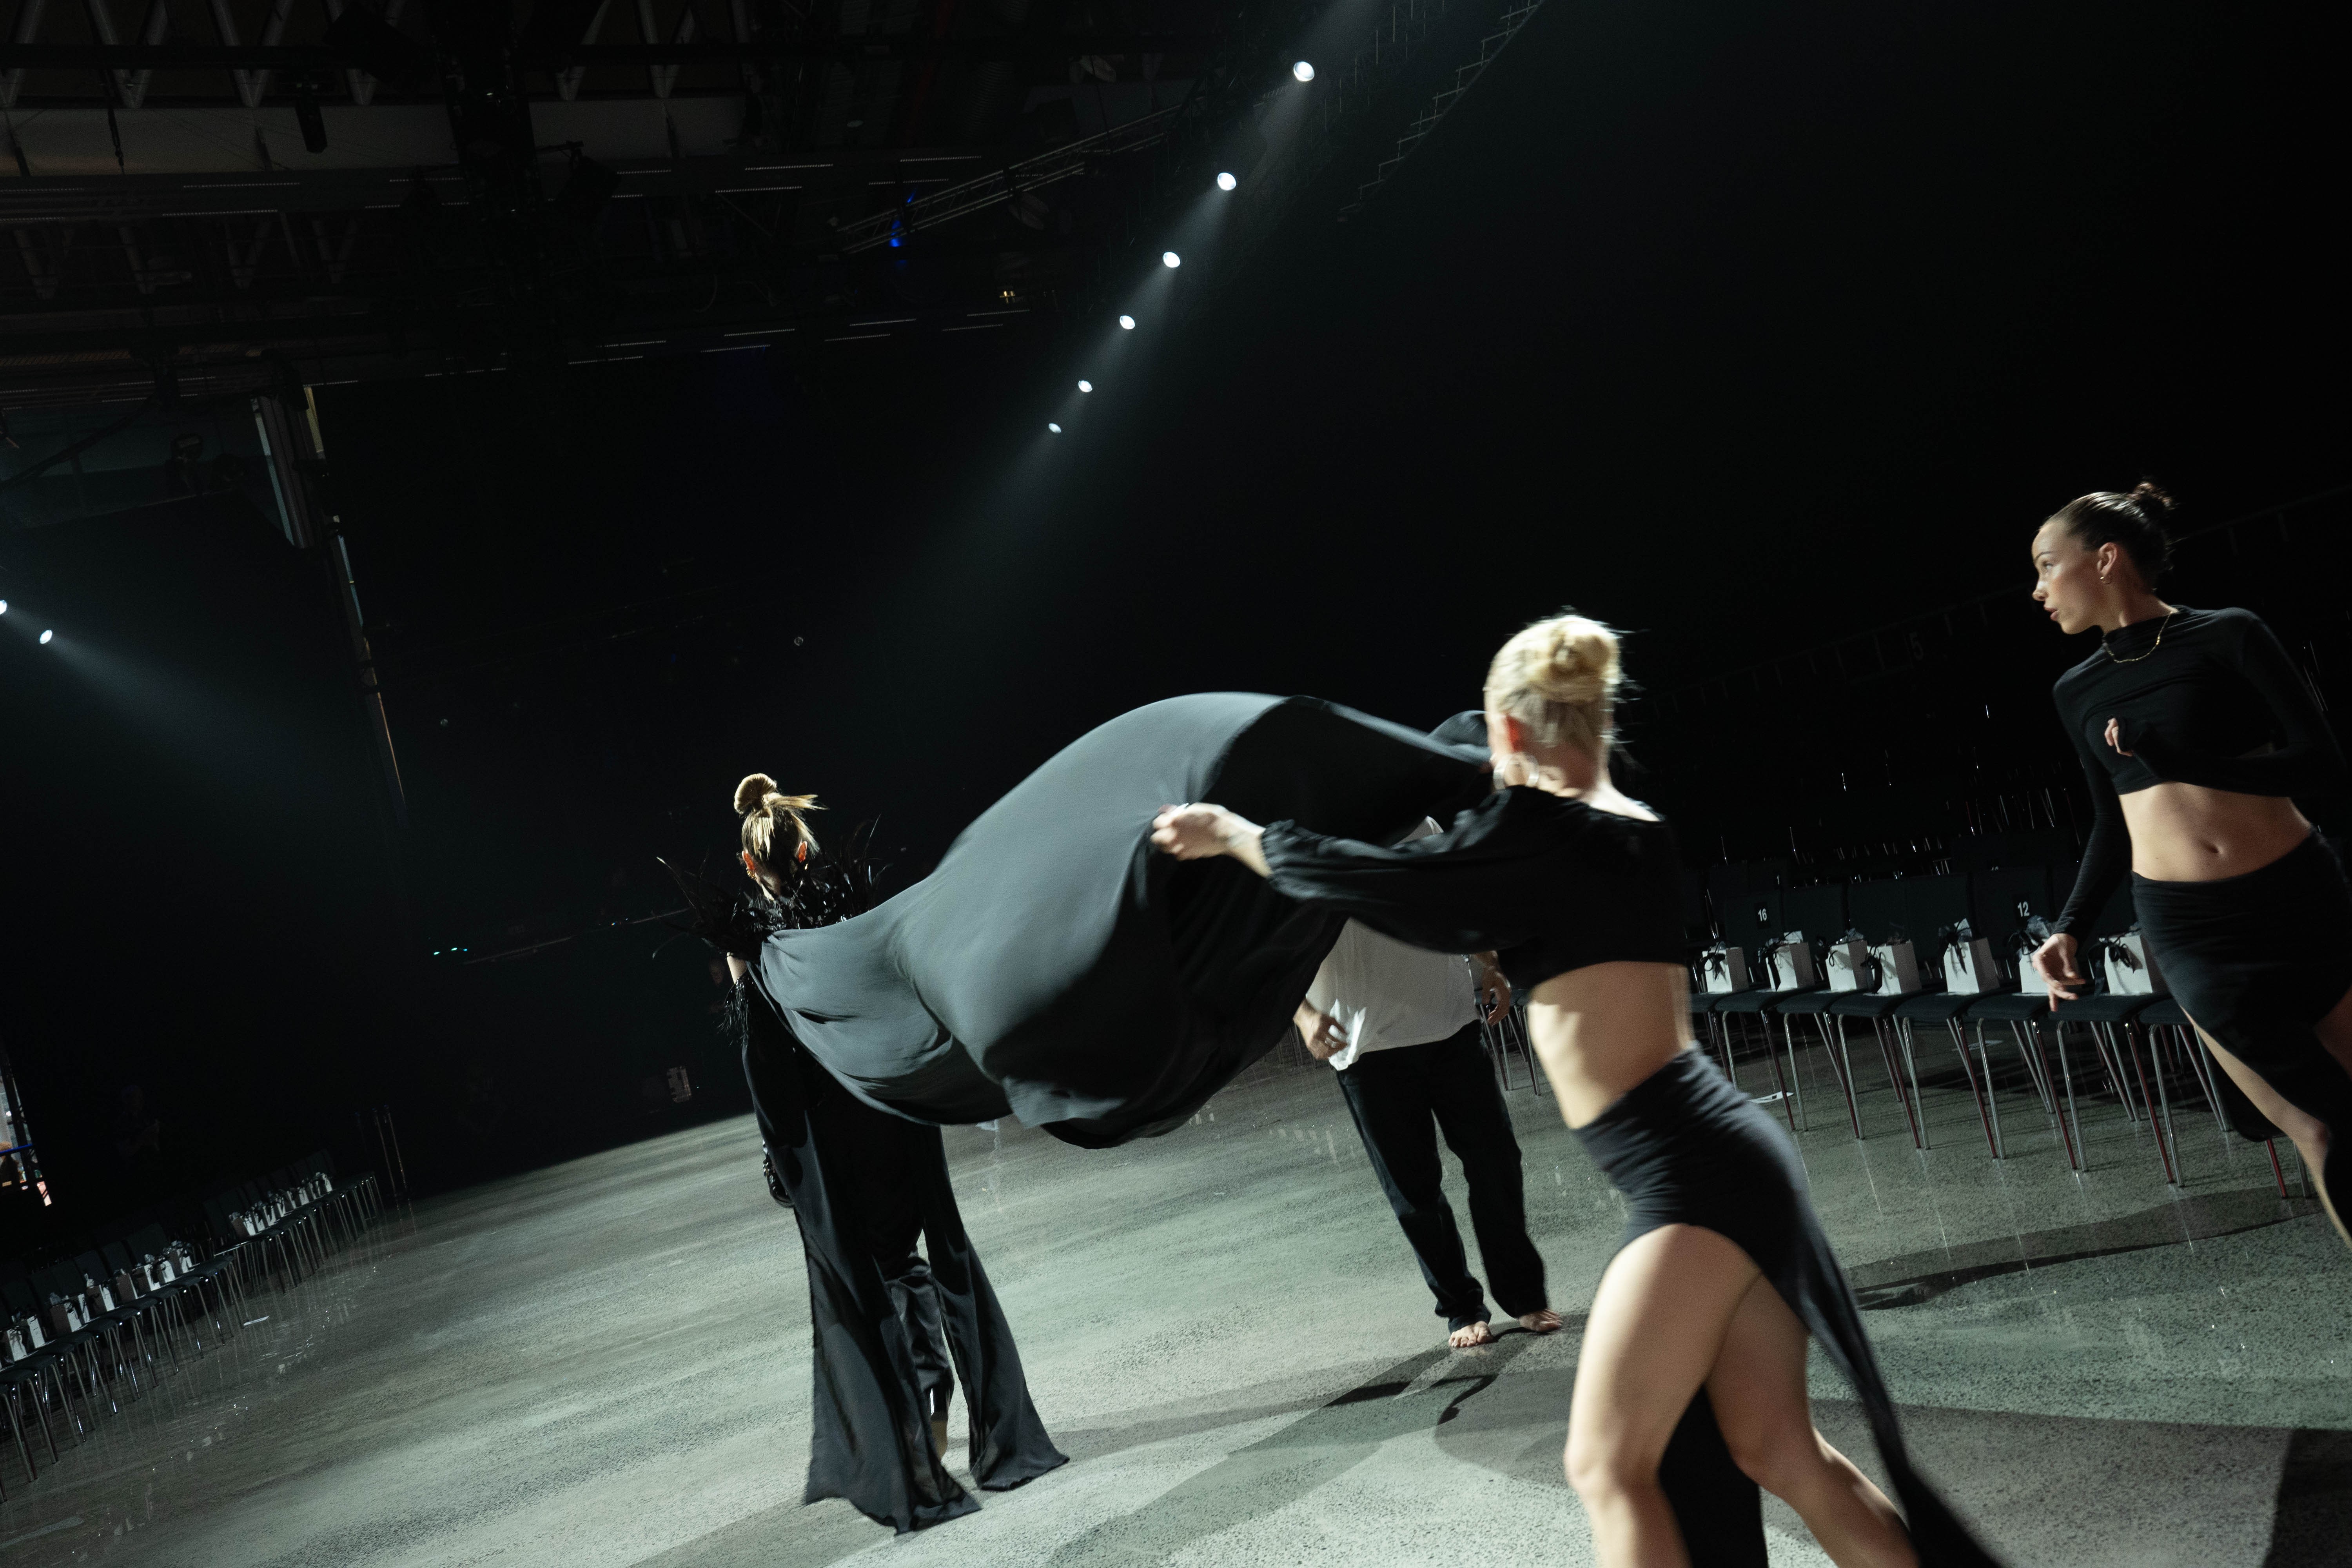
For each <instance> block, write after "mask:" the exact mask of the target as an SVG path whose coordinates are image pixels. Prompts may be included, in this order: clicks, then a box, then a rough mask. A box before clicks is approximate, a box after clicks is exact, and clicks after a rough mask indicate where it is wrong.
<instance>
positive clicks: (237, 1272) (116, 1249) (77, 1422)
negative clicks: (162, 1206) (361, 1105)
mask: <svg viewBox="0 0 2352 1568" xmlns="http://www.w3.org/2000/svg"><path fill="white" fill-rule="evenodd" d="M331 1172H332V1163H331V1160H330V1158H329V1157H328V1156H327V1155H325V1154H324V1153H320V1154H317V1155H313V1156H312V1157H311V1158H310V1159H308V1160H305V1161H301V1162H299V1163H296V1164H294V1165H290V1166H285V1167H281V1168H279V1169H278V1170H277V1171H274V1172H271V1173H269V1174H268V1176H266V1177H264V1178H261V1179H260V1180H257V1181H254V1182H245V1183H238V1184H233V1185H231V1186H228V1187H224V1188H221V1189H219V1190H217V1191H215V1192H214V1193H212V1194H207V1195H206V1196H205V1198H204V1199H203V1200H202V1204H201V1208H200V1212H201V1213H202V1215H204V1216H205V1219H206V1220H207V1221H208V1222H209V1223H210V1226H211V1235H210V1237H209V1238H208V1239H207V1240H204V1241H197V1242H193V1243H186V1242H174V1241H173V1239H172V1238H171V1237H168V1236H167V1234H166V1232H165V1230H164V1228H163V1225H162V1224H161V1223H160V1222H158V1221H157V1220H155V1219H153V1218H148V1219H146V1220H145V1221H144V1223H140V1224H137V1225H135V1226H132V1227H131V1228H129V1229H127V1230H125V1231H124V1232H123V1233H122V1234H121V1235H119V1236H117V1237H110V1238H108V1239H106V1240H103V1241H101V1242H100V1243H99V1245H98V1246H96V1247H92V1248H90V1249H89V1250H88V1251H85V1252H82V1253H79V1254H77V1255H75V1256H73V1257H70V1258H60V1259H57V1260H54V1261H52V1262H49V1263H47V1264H44V1265H40V1266H37V1267H29V1268H28V1267H26V1265H25V1264H23V1263H21V1262H19V1261H16V1260H7V1261H0V1302H5V1306H6V1309H7V1315H8V1317H9V1319H10V1320H11V1321H12V1322H13V1321H21V1320H24V1319H26V1318H37V1319H38V1320H39V1321H41V1323H42V1325H43V1331H44V1334H45V1336H46V1337H47V1343H46V1344H43V1345H40V1346H39V1347H37V1348H34V1347H31V1346H29V1345H27V1346H26V1351H27V1353H26V1354H24V1355H23V1356H21V1357H16V1356H14V1352H13V1351H8V1350H0V1357H5V1358H8V1359H5V1364H0V1405H5V1412H6V1436H9V1437H11V1438H13V1439H14V1441H15V1443H16V1450H17V1453H18V1455H19V1456H20V1457H21V1458H22V1459H23V1461H24V1465H25V1470H26V1477H27V1479H38V1477H39V1474H40V1468H39V1461H38V1459H37V1453H36V1440H37V1442H38V1445H39V1447H41V1448H45V1449H46V1450H47V1454H48V1457H49V1459H50V1461H51V1462H52V1463H54V1462H56V1461H57V1460H58V1458H59V1450H58V1443H57V1430H56V1429H57V1427H58V1426H63V1427H65V1428H66V1430H67V1432H68V1435H69V1436H71V1437H72V1438H73V1439H74V1441H75V1442H76V1443H79V1442H80V1441H81V1440H82V1438H83V1437H84V1436H87V1435H88V1433H89V1431H90V1430H91V1429H92V1428H93V1427H94V1426H95V1425H96V1423H97V1421H98V1418H99V1417H100V1415H107V1414H116V1413H119V1412H120V1411H121V1407H122V1404H123V1402H124V1401H127V1400H131V1399H136V1398H139V1397H141V1396H142V1394H145V1393H146V1392H148V1390H149V1389H150V1387H151V1386H152V1384H154V1383H155V1382H157V1381H158V1380H159V1379H160V1378H161V1377H162V1376H163V1374H164V1373H166V1372H168V1371H169V1370H171V1369H172V1368H174V1367H178V1366H182V1365H184V1364H186V1363H189V1362H191V1361H193V1360H194V1359H196V1358H198V1357H201V1356H203V1355H205V1353H206V1352H207V1350H208V1349H209V1348H211V1347H212V1346H213V1345H216V1344H218V1343H219V1342H220V1341H221V1340H222V1339H223V1338H224V1337H225V1336H226V1334H228V1333H230V1332H232V1331H236V1330H237V1329H238V1328H239V1327H240V1325H243V1324H245V1323H246V1322H247V1319H248V1316H249V1308H248V1304H247V1301H248V1295H249V1293H250V1292H251V1291H252V1290H254V1289H258V1288H261V1287H263V1286H265V1285H268V1284H269V1283H270V1282H271V1281H273V1280H274V1281H275V1282H276V1288H277V1289H278V1290H279V1291H281V1292H282V1291H284V1290H285V1289H288V1288H289V1286H290V1285H291V1284H292V1283H294V1282H295V1281H298V1280H299V1279H302V1278H304V1277H305V1276H306V1275H307V1274H310V1273H314V1272H316V1271H317V1270H318V1269H320V1268H323V1267H325V1264H326V1258H327V1255H328V1252H329V1251H330V1250H331V1249H332V1248H336V1247H341V1246H344V1245H348V1244H349V1242H350V1241H351V1240H352V1238H353V1237H355V1236H356V1235H357V1234H358V1232H359V1231H360V1229H361V1228H362V1227H364V1226H367V1225H369V1224H371V1223H373V1221H374V1219H375V1218H376V1216H377V1215H379V1214H380V1213H381V1212H382V1207H383V1205H382V1200H381V1198H380V1197H379V1195H378V1191H377V1186H376V1183H375V1178H374V1177H373V1175H372V1174H371V1175H362V1176H361V1177H360V1178H359V1179H358V1180H356V1181H353V1182H351V1183H348V1184H336V1183H334V1181H333V1179H332V1175H331ZM151 1257H152V1258H157V1259H162V1258H167V1257H168V1258H172V1259H173V1279H170V1280H168V1281H165V1280H163V1279H162V1278H161V1270H160V1269H158V1270H153V1271H152V1273H151V1271H150V1270H149V1269H148V1268H147V1267H146V1261H147V1259H148V1258H151ZM125 1275H129V1276H131V1277H132V1279H133V1289H132V1292H131V1293H129V1294H125V1293H122V1292H121V1291H119V1290H114V1286H115V1283H116V1282H117V1281H118V1280H120V1279H121V1278H122V1277H123V1276H125ZM151 1278H152V1279H154V1284H153V1285H152V1288H151V1287H150V1286H149V1284H148V1281H149V1279H151ZM89 1281H99V1282H101V1283H104V1284H105V1285H106V1286H107V1287H108V1288H109V1289H110V1291H113V1294H114V1300H113V1302H112V1305H111V1307H110V1309H108V1308H104V1307H103V1304H102V1302H101V1301H100V1300H99V1299H98V1298H97V1297H96V1293H95V1292H94V1291H91V1290H89V1289H87V1283H88V1282H89ZM58 1300H92V1301H93V1303H94V1304H97V1305H99V1306H100V1310H97V1311H96V1312H95V1313H94V1314H93V1315H92V1316H91V1317H90V1318H89V1320H88V1321H84V1322H83V1323H82V1324H81V1326H80V1327H79V1328H78V1329H70V1330H69V1329H68V1328H66V1327H65V1326H63V1325H61V1324H59V1323H58V1321H57V1319H56V1317H55V1316H54V1315H53V1313H52V1304H53V1303H55V1302H56V1301H58ZM207 1336H209V1339H208V1338H207ZM52 1417H55V1421H54V1423H53V1421H52ZM6 1497H7V1491H6V1487H5V1466H0V1501H5V1499H6Z"/></svg>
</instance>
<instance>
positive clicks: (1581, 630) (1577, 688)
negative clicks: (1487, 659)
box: [1528, 616, 1617, 708]
mask: <svg viewBox="0 0 2352 1568" xmlns="http://www.w3.org/2000/svg"><path fill="white" fill-rule="evenodd" d="M1539 629H1541V630H1542V631H1544V632H1545V633H1547V634H1548V635H1547V637H1546V639H1545V641H1546V645H1547V646H1546V647H1545V649H1544V658H1543V659H1542V660H1541V662H1540V665H1539V666H1538V667H1537V668H1530V669H1529V670H1528V686H1529V687H1530V688H1532V689H1534V690H1536V691H1538V692H1539V693H1541V694H1542V696H1543V698H1544V700H1546V701H1549V702H1567V703H1571V704H1573V705H1575V706H1577V707H1580V708H1581V707H1583V706H1585V705H1586V704H1588V703H1592V702H1598V701H1601V700H1602V699H1604V698H1607V697H1610V696H1612V695H1614V694H1615V692H1616V689H1617V634H1616V633H1615V632H1612V631H1611V630H1610V629H1609V628H1608V627H1607V626H1602V625H1601V623H1600V622H1599V621H1589V620H1587V619H1585V618H1584V617H1583V616H1560V617H1559V618H1558V619H1557V620H1550V621H1546V622H1544V623H1542V626H1541V627H1540V628H1539ZM1530 662H1531V663H1533V662H1534V661H1530Z"/></svg>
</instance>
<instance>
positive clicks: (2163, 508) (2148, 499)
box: [2124, 479, 2175, 528]
mask: <svg viewBox="0 0 2352 1568" xmlns="http://www.w3.org/2000/svg"><path fill="white" fill-rule="evenodd" d="M2124 499H2125V500H2128V501H2130V502H2131V503H2132V505H2134V506H2136V507H2137V508H2139V510H2140V512H2141V515H2143V516H2145V517H2146V518H2147V521H2150V522H2152V523H2154V524H2156V526H2157V527H2158V528H2162V527H2163V526H2164V522H2165V520H2166V519H2167V518H2168V517H2170V516H2171V515H2172V511H2173V507H2174V505H2175V502H2174V501H2173V499H2172V492H2171V491H2170V490H2168V489H2165V488H2164V487H2163V486H2162V485H2160V484H2158V483H2157V482H2156V481H2155V480H2154V479H2142V480H2140V482H2139V483H2138V484H2137V485H2134V486H2133V487H2132V492H2131V494H2130V495H2128V496H2126V497H2125V498H2124Z"/></svg>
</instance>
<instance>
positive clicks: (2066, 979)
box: [2033, 484, 2352, 1241]
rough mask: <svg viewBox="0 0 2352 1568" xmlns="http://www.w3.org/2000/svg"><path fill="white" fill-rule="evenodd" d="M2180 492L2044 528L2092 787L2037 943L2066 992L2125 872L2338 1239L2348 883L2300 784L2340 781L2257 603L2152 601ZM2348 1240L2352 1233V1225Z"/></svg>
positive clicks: (2349, 1130) (2176, 975)
mask: <svg viewBox="0 0 2352 1568" xmlns="http://www.w3.org/2000/svg"><path fill="white" fill-rule="evenodd" d="M2171 506H2172V503H2171V500H2170V498H2169V497H2168V496H2167V495H2165V493H2164V492H2163V491H2162V490H2160V489H2158V488H2157V487H2156V486H2154V485H2152V484H2144V485H2141V486H2140V487H2139V488H2138V489H2135V490H2133V491H2131V492H2130V493H2129V494H2127V495H2126V494H2117V493H2115V492H2112V491H2105V490H2102V491H2098V492H2096V493H2094V494H2091V495H2086V496H2084V497H2082V498H2081V499H2079V500H2073V501H2070V502H2068V503H2067V504H2066V505H2065V506H2064V507H2063V508H2061V509H2060V510H2059V511H2058V513H2057V515H2056V516H2054V517H2053V518H2051V519H2050V521H2047V522H2045V523H2043V524H2042V527H2041V528H2040V530H2039V531H2036V532H2035V534H2034V536H2033V573H2034V588H2033V597H2034V599H2035V601H2036V602H2038V603H2039V604H2041V605H2042V606H2043V607H2044V608H2045V609H2047V610H2048V611H2049V613H2050V618H2051V619H2052V620H2053V621H2056V622H2057V623H2058V629H2059V630H2061V631H2063V632H2067V633H2074V632H2083V631H2088V630H2090V629H2092V628H2093V627H2096V628H2098V631H2099V633H2100V638H2099V647H2098V651H2096V652H2095V653H2094V654H2092V655H2091V657H2090V658H2086V659H2084V661H2083V662H2082V663H2080V664H2078V665H2076V666H2075V667H2074V668H2072V669H2070V670H2068V671H2067V672H2066V673H2065V674H2064V675H2063V676H2061V677H2060V678H2059V679H2058V685H2057V689H2056V692H2055V695H2056V698H2057V702H2058V716H2059V718H2060V719H2061V720H2062V721H2064V723H2065V725H2066V732H2067V734H2068V735H2069V736H2071V737H2072V738H2073V740H2074V749H2075V750H2076V751H2077V752H2081V753H2082V759H2083V772H2084V774H2085V775H2086V776H2087V777H2088V778H2089V780H2090V786H2091V802H2092V822H2091V837H2090V842H2089V843H2088V844H2087V845H2086V846H2085V847H2084V851H2083V868H2082V873H2081V875H2080V876H2079V877H2077V878H2076V879H2075V883H2074V896H2073V897H2072V898H2070V899H2069V900H2067V901H2066V908H2065V910H2063V912H2062V913H2061V914H2060V916H2059V917H2058V924H2057V933H2056V934H2055V935H2053V936H2052V937H2051V939H2050V940H2049V941H2048V942H2044V943H2042V947H2041V949H2040V950H2039V951H2038V952H2035V953H2034V955H2033V965H2034V967H2035V968H2036V969H2038V970H2040V971H2041V972H2042V976H2043V978H2045V979H2046V980H2048V981H2049V983H2050V992H2051V996H2052V998H2053V1005H2054V1004H2055V1002H2056V1000H2057V999H2060V998H2068V999H2071V998H2072V997H2073V996H2074V995H2075V994H2076V992H2077V990H2078V988H2079V987H2081V986H2082V985H2083V984H2084V977H2083V973H2082V969H2081V965H2080V963H2079V962H2078V957H2079V952H2080V948H2081V943H2082V938H2083V935H2084V931H2086V930H2087V929H2088V927H2089V925H2090V923H2091V921H2093V920H2095V918H2097V916H2098V913H2099V910H2100V909H2101V908H2102V907H2103V906H2104V905H2105V903H2106V900H2107V899H2108V897H2109V895H2111V894H2112V893H2113V892H2114V891H2115V889H2116V883H2117V882H2119V881H2120V880H2122V879H2123V877H2124V874H2125V872H2126V869H2128V870H2129V872H2130V873H2131V889H2132V902H2133V905H2134V907H2135V909H2136V910H2137V914H2138V918H2139V924H2140V930H2141V931H2142V933H2143V934H2144V935H2145V936H2146V937H2147V944H2148V949H2149V953H2150V956H2151V957H2152V958H2153V959H2154V960H2155V962H2156V965H2157V967H2158V970H2160V971H2161V972H2162V973H2163V974H2164V977H2165V980H2166V982H2167V984H2168V985H2169V986H2170V988H2171V991H2172V994H2173V996H2174V997H2175V998H2176V999H2177V1000H2178V1001H2179V1004H2180V1006H2181V1010H2182V1011H2184V1012H2186V1013H2187V1014H2188V1015H2189V1017H2190V1019H2191V1020H2192V1021H2193V1022H2194V1023H2195V1024H2196V1026H2197V1030H2198V1033H2199V1034H2200V1035H2202V1036H2203V1037H2204V1038H2205V1043H2206V1045H2207V1046H2208V1047H2210V1049H2211V1050H2212V1052H2213V1056H2214V1059H2215V1060H2217V1061H2219V1062H2220V1063H2221V1067H2222V1069H2223V1070H2224V1071H2226V1072H2227V1073H2228V1074H2229V1075H2230V1077H2231V1079H2233V1080H2234V1081H2235V1082H2236V1083H2237V1085H2238V1086H2239V1087H2240V1088H2241V1089H2243V1090H2244V1091H2245V1092H2246V1095H2247V1097H2248V1098H2249V1099H2251V1100H2252V1101H2253V1103H2254V1105H2255V1106H2256V1108H2258V1109H2259V1110H2261V1111H2262V1113H2263V1115H2264V1116H2267V1117H2268V1118H2270V1120H2271V1121H2273V1123H2275V1124H2276V1125H2277V1126H2278V1128H2279V1129H2280V1130H2281V1131H2284V1132H2285V1133H2286V1134H2287V1136H2288V1137H2290V1138H2292V1139H2293V1140H2294V1146H2295V1148H2296V1149H2297V1151H2299V1152H2301V1153H2302V1155H2303V1159H2304V1167H2305V1169H2306V1170H2308V1171H2311V1172H2313V1173H2315V1174H2316V1175H2317V1177H2318V1184H2319V1191H2320V1200H2321V1202H2322V1203H2324V1204H2325V1205H2326V1208H2327V1214H2328V1217H2329V1218H2331V1219H2333V1220H2334V1221H2335V1222H2336V1229H2337V1230H2338V1231H2339V1232H2343V1231H2344V1230H2345V1217H2346V1212H2345V1211H2346V1209H2347V1205H2352V1156H2347V1159H2346V1160H2343V1161H2339V1160H2337V1159H2336V1157H2335V1153H2334V1148H2335V1140H2336V1137H2337V1136H2339V1135H2340V1136H2344V1137H2346V1138H2347V1140H2352V888H2347V884H2346V881H2345V875H2344V868H2343V866H2342V865H2341V864H2340V863H2339V862H2338V860H2337V859H2336V853H2335V851H2334V849H2333V848H2332V847H2330V846H2329V845H2328V843H2327V842H2326V840H2325V839H2324V838H2322V837H2320V836H2319V835H2318V834H2317V833H2316V832H2315V831H2314V830H2313V828H2312V826H2311V824H2310V822H2308V821H2307V820H2305V817H2304V815H2303V813H2302V812H2300V811H2298V810H2296V809H2295V805H2294V800H2293V799H2292V798H2291V797H2293V796H2295V795H2303V796H2305V797H2306V798H2308V797H2309V796H2311V795H2319V794H2326V793H2332V792H2334V791H2336V790H2339V789H2341V788H2342V787H2343V784H2344V780H2345V773H2344V756H2343V753H2342V752H2340V751H2338V750H2337V748H2336V737H2335V736H2334V735H2333V734H2331V733H2330V732H2329V731H2328V728H2327V720H2326V716H2325V715H2323V714H2322V713H2321V712H2320V710H2319V704H2318V703H2317V702H2316V701H2315V700H2313V697H2312V694H2311V689H2310V687H2309V686H2308V685H2306V684H2305V680H2304V678H2303V676H2302V673H2301V672H2300V671H2298V670H2297V669H2296V668H2295V667H2294V663H2293V662H2292V661H2291V660H2289V659H2288V658H2287V656H2286V651H2285V649H2284V648H2282V647H2280V646H2279V641H2278V638H2277V637H2273V636H2272V635H2271V629H2270V628H2269V627H2268V626H2264V625H2263V623H2262V621H2261V619H2260V618H2258V617H2257V616H2253V615H2252V614H2251V613H2250V612H2248V611H2245V610H2192V609H2189V608H2187V607H2185V606H2182V605H2173V604H2169V603H2167V602H2166V601H2165V600H2162V599H2159V598H2158V597H2157V596H2156V585H2157V584H2158V581H2159V580H2160V578H2161V577H2162V575H2163V573H2164V569H2165V566H2166V565H2167V563H2168V558H2169V555H2170V544H2169V542H2168V538H2167V536H2166V532H2165V519H2166V517H2167V516H2168V513H2169V512H2170V510H2171ZM2345 1234H2346V1239H2347V1241H2352V1232H2346V1233H2345Z"/></svg>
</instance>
